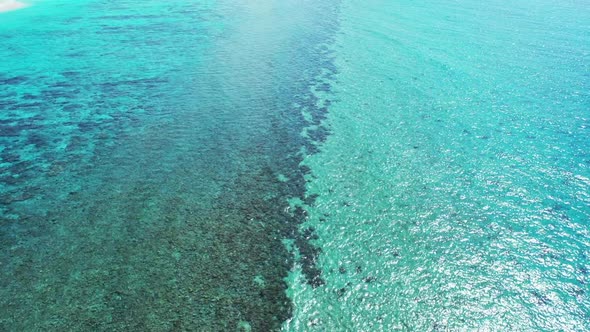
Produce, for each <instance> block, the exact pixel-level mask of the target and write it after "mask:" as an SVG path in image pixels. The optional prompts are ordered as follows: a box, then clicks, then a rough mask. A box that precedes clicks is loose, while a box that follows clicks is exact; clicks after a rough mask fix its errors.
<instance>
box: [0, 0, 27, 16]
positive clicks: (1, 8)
mask: <svg viewBox="0 0 590 332" xmlns="http://www.w3.org/2000/svg"><path fill="white" fill-rule="evenodd" d="M26 6H27V5H26V4H25V3H22V2H19V1H14V0H0V13H2V12H7V11H11V10H16V9H20V8H24V7H26Z"/></svg>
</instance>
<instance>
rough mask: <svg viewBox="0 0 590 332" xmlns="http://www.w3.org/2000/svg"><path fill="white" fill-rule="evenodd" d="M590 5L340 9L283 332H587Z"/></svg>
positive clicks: (384, 4)
mask: <svg viewBox="0 0 590 332" xmlns="http://www.w3.org/2000/svg"><path fill="white" fill-rule="evenodd" d="M589 18H590V10H588V7H587V6H586V5H585V4H583V3H582V2H576V1H572V2H566V3H564V2H562V3H559V4H557V3H553V2H548V1H513V2H506V1H491V2H486V3H483V2H480V1H442V2H434V1H368V2H366V1H347V2H345V3H344V5H343V6H342V10H341V29H340V32H339V34H338V37H337V40H336V42H335V45H334V49H335V53H336V55H337V56H336V60H335V64H336V67H337V68H338V70H339V74H338V75H337V78H336V79H337V82H336V83H335V84H333V88H332V91H333V95H334V96H336V97H335V98H336V100H337V102H335V103H333V105H332V106H331V108H330V111H329V116H328V119H327V127H328V128H329V129H330V132H331V135H330V136H329V137H328V138H327V140H326V142H325V143H324V144H323V145H322V148H321V149H322V151H321V152H320V153H318V154H315V155H313V156H310V157H308V158H306V159H305V161H304V164H305V165H307V166H308V167H310V169H311V170H312V172H313V175H310V176H307V188H308V191H309V194H317V195H318V199H317V200H316V204H315V206H313V207H310V208H308V212H309V214H308V216H309V217H308V221H307V222H306V223H305V226H306V227H314V228H315V230H316V234H317V236H318V239H317V240H316V242H315V243H317V245H318V246H319V247H320V248H322V250H323V251H322V254H321V255H319V261H320V266H321V268H322V270H323V275H324V276H325V281H326V287H324V288H322V289H316V290H312V289H311V288H310V287H307V286H305V285H304V284H300V283H298V282H297V280H298V275H297V273H292V275H291V282H290V284H291V285H294V286H292V287H291V293H290V296H291V297H292V298H293V299H294V303H295V318H294V319H293V320H292V321H290V322H289V323H288V324H287V326H288V327H289V330H293V331H336V330H342V331H344V330H346V331H394V330H400V331H588V330H590V325H589V322H590V297H589V296H590V294H589V291H590V289H589V288H588V282H589V280H588V278H589V275H588V266H589V264H590V261H589V259H590V258H589V257H590V251H589V250H590V247H589V244H590V237H589V235H590V233H589V227H590V222H589V220H590V181H589V179H590V154H589V151H590V136H589V134H590V132H589V129H590V123H589V121H590V94H589V91H590V76H589V75H588V73H590V70H589V69H590V33H589V31H590V30H588V22H589V21H590V20H589Z"/></svg>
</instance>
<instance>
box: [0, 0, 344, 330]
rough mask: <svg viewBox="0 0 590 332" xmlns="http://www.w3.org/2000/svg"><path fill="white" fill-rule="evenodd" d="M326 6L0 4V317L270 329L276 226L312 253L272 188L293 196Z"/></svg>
mask: <svg viewBox="0 0 590 332" xmlns="http://www.w3.org/2000/svg"><path fill="white" fill-rule="evenodd" d="M295 6H296V8H295ZM295 9H296V10H295ZM330 11H331V9H330V8H323V7H322V6H317V5H313V6H312V4H311V3H309V4H307V5H305V6H301V4H298V3H297V4H296V3H295V2H286V3H285V2H280V3H279V2H272V1H271V2H258V3H249V2H240V1H238V2H235V1H227V2H225V1H216V2H212V1H211V2H206V1H199V2H192V3H187V2H183V1H172V2H171V1H167V2H161V1H147V2H142V3H141V4H138V3H137V2H125V1H122V2H116V3H115V2H106V1H83V2H72V1H45V2H42V1H40V2H38V3H35V4H34V5H33V6H31V7H30V8H27V9H23V10H21V11H16V12H11V13H9V14H3V15H4V16H2V18H1V19H2V21H0V22H1V25H0V27H1V28H0V34H1V36H0V38H1V40H2V49H1V51H0V52H1V53H2V54H1V57H2V59H3V61H2V63H1V64H0V73H1V74H0V80H1V84H2V90H1V96H0V104H1V107H2V114H1V120H0V121H1V126H2V127H1V133H2V135H1V141H0V144H1V146H2V151H1V152H0V153H1V157H2V163H1V164H0V167H2V182H1V187H0V190H1V192H2V194H1V196H0V197H1V200H2V206H1V213H2V219H1V221H2V225H1V231H2V232H1V238H0V239H1V241H2V247H3V251H2V255H1V257H0V259H1V266H2V269H1V273H2V276H1V277H0V280H2V281H1V282H2V286H1V287H0V292H1V294H0V298H1V300H0V313H1V314H0V329H2V330H13V331H33V330H43V331H47V330H56V331H64V330H109V331H128V330H137V331H148V330H149V331H169V330H179V331H180V330H228V329H229V330H236V329H238V330H248V329H253V330H257V331H265V330H276V329H278V328H279V327H280V326H281V323H282V321H284V320H285V319H286V318H287V317H289V315H290V312H291V303H290V302H289V300H288V298H287V297H286V294H285V289H286V288H287V285H286V283H285V281H284V277H286V276H287V273H288V271H289V269H290V266H291V264H292V263H291V262H292V255H291V254H290V253H289V252H288V250H287V247H285V246H284V245H283V239H285V238H290V239H292V240H293V241H295V242H296V243H297V246H298V247H300V248H302V250H304V251H305V250H308V251H309V252H310V254H313V252H314V251H313V250H312V248H311V247H310V246H309V244H308V243H307V241H306V240H305V239H304V238H303V237H302V236H301V235H300V234H299V229H298V223H299V221H300V220H301V218H300V216H298V215H296V214H293V213H290V212H288V209H287V208H288V201H287V200H288V198H289V197H295V196H300V197H302V198H304V190H305V187H304V179H303V172H304V169H300V168H299V162H300V161H301V159H302V157H303V156H302V154H301V153H300V149H301V148H302V147H303V146H304V145H309V146H312V144H313V142H312V141H311V140H310V139H304V138H303V137H301V135H300V133H301V131H302V128H303V127H304V126H307V122H306V121H305V119H304V118H303V116H302V109H303V108H306V109H308V110H309V111H310V112H312V111H311V110H312V109H314V110H316V111H317V112H316V113H317V114H320V113H321V111H319V110H318V108H317V107H316V105H315V103H313V102H312V101H313V100H315V97H314V96H313V95H312V94H311V90H310V88H309V87H310V86H311V85H313V84H316V82H315V81H314V80H315V79H316V77H319V75H323V73H324V71H325V70H326V68H327V67H328V65H329V64H330V59H327V57H326V56H325V55H324V53H325V52H326V50H325V48H324V47H323V45H324V44H325V43H326V42H327V41H328V39H329V38H330V31H331V30H333V25H334V23H333V22H332V21H330V20H327V19H326V17H325V15H326V13H330ZM326 59H327V60H326ZM305 248H308V249H305ZM307 256H309V255H307ZM307 256H305V255H304V257H307ZM307 266H308V269H307V270H308V271H310V273H308V275H309V279H310V282H311V280H313V278H314V275H313V272H314V269H313V266H312V265H311V264H308V265H307Z"/></svg>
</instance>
